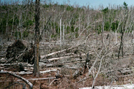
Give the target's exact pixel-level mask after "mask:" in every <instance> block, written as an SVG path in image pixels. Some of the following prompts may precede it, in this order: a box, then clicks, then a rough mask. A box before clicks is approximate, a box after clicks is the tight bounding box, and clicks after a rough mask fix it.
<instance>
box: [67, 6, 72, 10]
mask: <svg viewBox="0 0 134 89" xmlns="http://www.w3.org/2000/svg"><path fill="white" fill-rule="evenodd" d="M66 10H67V11H73V10H74V7H72V6H67V8H66Z"/></svg>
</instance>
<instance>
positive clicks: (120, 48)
mask: <svg viewBox="0 0 134 89" xmlns="http://www.w3.org/2000/svg"><path fill="white" fill-rule="evenodd" d="M124 5H125V4H124ZM127 19H128V9H127V8H125V11H124V23H122V27H121V31H120V33H121V42H120V47H119V51H118V59H119V57H120V52H121V53H122V57H123V56H124V53H123V36H124V32H125V30H126V24H127Z"/></svg>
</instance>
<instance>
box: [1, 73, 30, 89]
mask: <svg viewBox="0 0 134 89" xmlns="http://www.w3.org/2000/svg"><path fill="white" fill-rule="evenodd" d="M0 74H9V75H12V76H14V77H16V78H18V79H20V80H22V81H23V82H25V83H26V84H28V86H29V89H33V84H32V83H31V82H29V81H28V80H27V79H25V78H23V77H21V76H19V75H16V74H15V73H12V72H7V71H0Z"/></svg>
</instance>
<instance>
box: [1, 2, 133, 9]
mask: <svg viewBox="0 0 134 89" xmlns="http://www.w3.org/2000/svg"><path fill="white" fill-rule="evenodd" d="M0 1H6V2H9V1H18V0H0ZM19 1H22V0H19ZM40 1H42V0H40ZM46 1H51V2H55V3H56V2H58V3H59V4H65V3H66V4H70V5H79V6H87V5H89V6H90V7H93V8H99V6H100V5H101V6H102V5H103V6H104V7H108V6H109V5H112V6H113V5H123V2H126V3H127V4H128V6H131V5H134V0H46Z"/></svg>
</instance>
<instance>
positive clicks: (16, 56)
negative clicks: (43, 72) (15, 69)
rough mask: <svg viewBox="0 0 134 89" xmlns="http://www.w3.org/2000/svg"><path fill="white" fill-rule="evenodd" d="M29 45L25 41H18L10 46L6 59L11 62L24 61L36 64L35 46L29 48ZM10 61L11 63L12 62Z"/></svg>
mask: <svg viewBox="0 0 134 89" xmlns="http://www.w3.org/2000/svg"><path fill="white" fill-rule="evenodd" d="M27 46H28V43H27V42H25V41H23V40H16V41H15V42H14V43H13V44H12V45H10V46H8V48H7V50H6V52H7V54H6V58H7V59H11V61H14V60H15V61H22V62H28V63H32V64H33V63H34V46H33V45H32V44H31V48H28V47H27ZM11 61H10V62H11Z"/></svg>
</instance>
